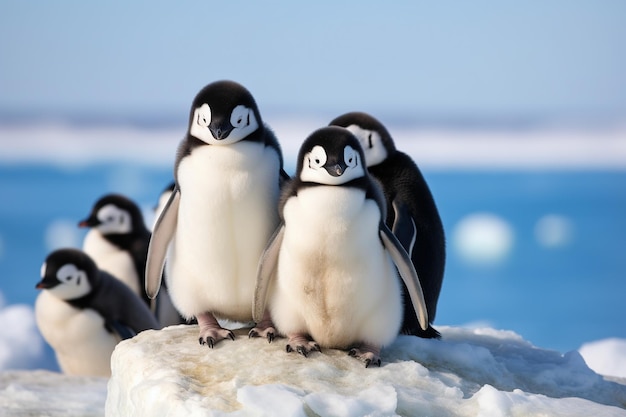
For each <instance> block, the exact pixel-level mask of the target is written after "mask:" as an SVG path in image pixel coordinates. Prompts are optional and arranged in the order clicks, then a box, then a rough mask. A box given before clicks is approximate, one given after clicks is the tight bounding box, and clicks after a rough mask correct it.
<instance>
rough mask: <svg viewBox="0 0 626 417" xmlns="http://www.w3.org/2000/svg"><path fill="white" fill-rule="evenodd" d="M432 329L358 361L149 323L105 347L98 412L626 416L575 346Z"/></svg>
mask: <svg viewBox="0 0 626 417" xmlns="http://www.w3.org/2000/svg"><path fill="white" fill-rule="evenodd" d="M438 329H439V330H440V331H441V333H442V335H443V338H442V340H425V339H418V338H415V337H410V336H400V337H399V338H398V339H397V340H396V342H395V343H394V344H392V345H391V346H389V347H387V348H385V349H384V350H383V352H382V358H383V364H382V366H381V367H380V368H376V367H374V368H367V369H366V368H365V367H364V366H363V364H362V363H361V362H359V361H357V360H356V359H354V358H351V357H349V356H348V355H347V353H346V352H344V351H339V350H331V349H327V350H324V351H323V352H322V353H314V354H311V355H310V356H309V357H308V358H304V357H302V356H300V355H298V354H295V353H289V354H288V353H286V352H285V340H284V339H277V340H275V341H274V342H273V343H272V344H269V343H267V341H266V340H264V339H248V337H247V331H246V329H239V330H236V335H237V338H236V340H235V341H234V342H233V341H223V342H221V343H219V344H218V345H216V347H215V348H214V349H209V348H207V347H206V346H200V345H199V344H198V342H197V332H198V330H197V327H196V326H184V325H183V326H173V327H168V328H166V329H163V330H160V331H152V330H151V331H146V332H143V333H141V334H139V335H138V336H136V337H134V338H133V339H130V340H126V341H124V342H122V343H120V344H119V345H118V346H117V347H116V349H115V352H114V353H113V356H112V359H111V361H112V363H111V368H112V377H111V379H110V380H109V384H108V396H107V400H106V407H105V410H106V415H107V416H110V417H113V416H131V415H132V416H150V417H155V416H166V415H167V416H238V417H239V416H331V415H332V416H346V417H351V416H364V415H369V416H394V415H401V416H414V415H429V416H529V415H531V416H532V415H542V416H545V415H559V416H591V415H593V416H626V410H624V408H625V407H626V385H623V384H626V380H623V379H621V380H620V379H618V380H617V382H614V381H607V380H605V379H604V378H603V377H602V376H600V375H598V374H596V373H595V372H593V371H592V370H591V369H589V368H588V367H587V365H586V364H585V361H584V360H583V359H582V357H581V356H580V354H579V353H578V352H575V351H574V352H569V353H566V354H565V355H562V354H560V353H559V352H555V351H549V350H544V349H540V348H537V347H534V346H532V345H531V344H530V343H528V342H527V341H525V340H523V339H522V338H521V337H520V336H518V335H517V334H515V333H513V332H507V331H497V330H493V329H489V328H487V329H465V328H455V327H438ZM622 383H623V384H622Z"/></svg>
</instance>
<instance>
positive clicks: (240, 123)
mask: <svg viewBox="0 0 626 417" xmlns="http://www.w3.org/2000/svg"><path fill="white" fill-rule="evenodd" d="M230 124H231V125H233V126H234V129H233V130H232V131H231V132H230V134H229V135H228V137H227V138H226V139H224V140H221V141H220V142H221V143H222V144H224V145H228V144H231V143H235V142H238V141H240V140H241V139H243V138H245V137H246V136H248V135H250V134H251V133H252V132H254V131H255V130H257V129H258V128H259V122H258V121H257V119H256V117H255V115H254V111H253V110H252V109H250V108H248V107H246V106H243V105H239V106H237V107H235V108H234V109H233V111H232V112H231V114H230Z"/></svg>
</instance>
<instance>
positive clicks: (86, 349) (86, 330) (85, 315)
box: [35, 291, 120, 377]
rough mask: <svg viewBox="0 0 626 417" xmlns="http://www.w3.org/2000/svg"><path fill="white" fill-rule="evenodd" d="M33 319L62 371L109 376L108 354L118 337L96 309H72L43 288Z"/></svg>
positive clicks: (109, 355) (70, 373) (110, 352)
mask: <svg viewBox="0 0 626 417" xmlns="http://www.w3.org/2000/svg"><path fill="white" fill-rule="evenodd" d="M35 318H36V320H37V326H38V327H39V330H40V331H41V334H42V335H43V337H44V339H45V340H46V342H48V344H49V345H50V346H51V347H52V348H53V349H54V352H55V354H56V357H57V361H58V362H59V366H60V368H61V370H62V371H63V372H64V373H66V374H68V375H81V376H105V377H108V376H110V375H111V366H110V362H111V354H112V353H113V349H115V345H117V343H118V342H119V341H120V339H119V338H118V337H117V336H116V335H114V334H113V333H109V332H108V331H107V330H106V329H105V328H104V319H103V318H102V316H100V315H99V314H98V313H97V312H96V311H95V310H92V309H83V310H80V309H77V308H74V307H72V306H71V305H69V304H68V303H66V302H64V301H62V300H59V299H58V298H56V297H55V296H54V295H52V294H50V293H49V292H48V291H42V292H41V293H40V294H39V296H38V297H37V300H36V301H35Z"/></svg>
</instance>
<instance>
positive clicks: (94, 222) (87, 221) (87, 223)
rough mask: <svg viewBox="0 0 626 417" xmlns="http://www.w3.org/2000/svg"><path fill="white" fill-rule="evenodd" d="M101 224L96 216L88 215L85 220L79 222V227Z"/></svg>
mask: <svg viewBox="0 0 626 417" xmlns="http://www.w3.org/2000/svg"><path fill="white" fill-rule="evenodd" d="M99 224H100V221H99V220H98V219H96V218H95V217H88V218H86V219H85V220H81V221H80V222H78V227H96V226H97V225H99Z"/></svg>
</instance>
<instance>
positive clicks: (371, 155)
mask: <svg viewBox="0 0 626 417" xmlns="http://www.w3.org/2000/svg"><path fill="white" fill-rule="evenodd" d="M346 129H348V130H349V131H350V132H352V133H353V134H354V136H356V137H357V138H358V139H359V142H361V146H363V151H364V152H365V162H366V163H367V166H368V167H371V166H374V165H378V164H380V163H381V162H383V161H384V160H385V159H387V156H388V155H387V149H386V148H385V145H384V144H383V140H382V138H381V137H380V134H379V133H378V132H377V131H375V130H368V129H363V128H362V127H360V126H358V125H350V126H348V127H347V128H346Z"/></svg>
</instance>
